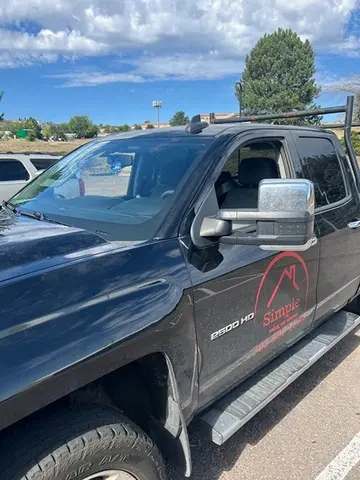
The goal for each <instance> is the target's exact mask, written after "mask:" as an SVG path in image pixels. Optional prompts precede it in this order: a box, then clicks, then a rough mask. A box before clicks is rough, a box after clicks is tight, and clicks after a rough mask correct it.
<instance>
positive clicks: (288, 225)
mask: <svg viewBox="0 0 360 480" xmlns="http://www.w3.org/2000/svg"><path fill="white" fill-rule="evenodd" d="M314 198H315V197H314V185H313V183H312V182H310V181H309V180H301V179H269V180H262V181H261V182H260V185H259V193H258V208H257V209H243V210H238V209H226V210H222V209H221V210H219V211H218V213H217V215H216V216H215V217H205V218H204V219H203V221H202V224H201V228H200V236H201V237H203V238H211V237H218V238H219V242H220V243H231V244H237V245H258V246H259V247H260V248H261V249H262V250H292V251H304V250H307V249H308V248H310V247H311V246H312V245H315V244H316V242H317V238H316V236H315V235H314V209H315V200H314ZM236 223H242V224H253V225H254V230H255V231H253V232H248V231H246V230H245V229H244V228H242V229H241V228H240V229H236V228H234V227H235V226H236ZM247 230H248V229H247Z"/></svg>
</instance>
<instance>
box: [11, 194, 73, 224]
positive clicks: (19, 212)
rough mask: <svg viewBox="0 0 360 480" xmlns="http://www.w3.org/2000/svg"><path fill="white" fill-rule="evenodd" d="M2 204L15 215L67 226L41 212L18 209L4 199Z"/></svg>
mask: <svg viewBox="0 0 360 480" xmlns="http://www.w3.org/2000/svg"><path fill="white" fill-rule="evenodd" d="M2 206H3V207H5V208H7V209H9V210H11V211H12V212H13V213H15V214H16V215H22V216H23V217H30V218H35V220H40V221H44V222H50V223H57V224H59V225H65V226H67V225H66V224H65V223H62V222H58V221H57V220H53V219H51V218H49V217H47V216H46V215H44V214H43V213H41V212H25V211H23V210H19V209H18V208H16V207H14V205H12V204H11V203H10V202H7V201H6V200H3V202H2Z"/></svg>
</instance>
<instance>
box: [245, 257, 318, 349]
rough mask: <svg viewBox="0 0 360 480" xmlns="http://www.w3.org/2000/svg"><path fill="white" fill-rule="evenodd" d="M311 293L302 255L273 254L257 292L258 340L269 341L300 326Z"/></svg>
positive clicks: (256, 318)
mask: <svg viewBox="0 0 360 480" xmlns="http://www.w3.org/2000/svg"><path fill="white" fill-rule="evenodd" d="M308 292H309V274H308V270H307V267H306V264H305V262H304V260H303V258H302V257H301V256H300V255H299V254H297V253H295V252H282V253H280V254H279V255H277V256H276V257H274V258H273V259H272V261H271V262H270V264H269V265H268V267H267V268H266V270H265V272H264V274H263V276H262V277H261V280H260V285H259V288H258V291H257V295H256V300H255V309H254V312H255V324H256V325H257V330H258V331H257V333H256V337H257V339H256V340H262V341H263V342H264V340H265V343H266V341H268V339H269V338H272V337H274V338H275V337H276V336H281V335H285V333H286V332H287V331H289V329H291V328H292V325H298V324H299V322H301V321H302V319H303V314H304V312H305V311H306V308H307V297H308ZM263 342H262V343H263Z"/></svg>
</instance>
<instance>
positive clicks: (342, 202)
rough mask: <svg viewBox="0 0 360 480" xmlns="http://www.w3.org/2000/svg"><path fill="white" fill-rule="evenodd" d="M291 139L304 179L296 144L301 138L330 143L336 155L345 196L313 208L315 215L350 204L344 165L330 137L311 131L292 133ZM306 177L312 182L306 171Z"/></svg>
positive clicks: (304, 174) (350, 193) (349, 190)
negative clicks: (323, 140) (322, 140)
mask: <svg viewBox="0 0 360 480" xmlns="http://www.w3.org/2000/svg"><path fill="white" fill-rule="evenodd" d="M294 133H295V135H294ZM293 137H294V138H293V141H294V144H295V148H296V151H297V156H298V159H299V161H300V163H301V168H302V175H303V177H304V178H307V177H306V167H305V166H304V165H303V162H302V161H301V154H300V151H299V142H298V140H299V139H301V138H315V139H325V140H327V141H328V142H330V144H331V146H332V148H333V150H334V153H335V155H336V158H337V161H338V164H339V166H340V171H341V176H342V179H343V183H344V187H345V193H346V195H345V196H344V197H343V198H341V199H340V200H338V201H336V202H332V203H329V204H328V205H322V206H315V214H318V213H324V212H327V211H329V210H333V209H336V208H339V207H341V206H343V205H345V204H347V203H348V202H350V201H351V200H352V189H351V187H350V185H349V181H348V177H347V175H346V174H345V165H344V163H343V159H342V158H341V156H340V155H339V150H338V147H337V145H336V144H335V143H334V141H333V139H332V138H331V135H327V134H323V135H319V134H318V133H315V132H311V131H310V132H305V131H304V132H293ZM307 175H308V178H309V179H310V180H312V178H311V177H312V175H311V172H310V171H307Z"/></svg>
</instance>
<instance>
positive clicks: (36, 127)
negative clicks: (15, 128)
mask: <svg viewBox="0 0 360 480" xmlns="http://www.w3.org/2000/svg"><path fill="white" fill-rule="evenodd" d="M24 128H29V129H30V130H32V131H33V133H34V135H35V138H38V139H40V138H42V128H41V125H40V123H39V122H38V121H37V120H35V118H33V117H29V118H27V119H26V120H25V123H24Z"/></svg>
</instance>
